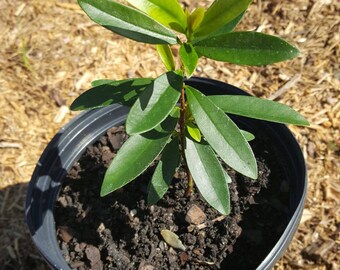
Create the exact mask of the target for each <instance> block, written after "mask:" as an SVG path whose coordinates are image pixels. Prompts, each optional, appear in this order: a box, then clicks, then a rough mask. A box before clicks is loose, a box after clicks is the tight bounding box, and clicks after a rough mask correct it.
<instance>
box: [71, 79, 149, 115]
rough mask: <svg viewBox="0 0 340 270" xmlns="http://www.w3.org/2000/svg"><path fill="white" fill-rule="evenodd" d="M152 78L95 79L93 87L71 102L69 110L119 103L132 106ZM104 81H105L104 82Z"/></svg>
mask: <svg viewBox="0 0 340 270" xmlns="http://www.w3.org/2000/svg"><path fill="white" fill-rule="evenodd" d="M152 81H153V80H152V79H147V78H137V79H128V80H121V81H107V82H108V83H107V82H106V80H100V81H95V85H96V86H95V87H93V88H91V89H90V90H88V91H86V92H84V93H83V94H81V95H80V96H79V97H78V98H76V100H74V101H73V103H72V104H71V110H74V111H79V110H87V109H93V108H99V107H104V106H108V105H111V104H115V103H119V104H122V105H125V106H129V107H130V106H132V104H133V103H134V102H135V101H136V99H137V97H138V95H139V94H140V93H142V92H143V90H144V89H145V87H147V86H148V85H150V84H151V83H152ZM104 82H105V83H104Z"/></svg>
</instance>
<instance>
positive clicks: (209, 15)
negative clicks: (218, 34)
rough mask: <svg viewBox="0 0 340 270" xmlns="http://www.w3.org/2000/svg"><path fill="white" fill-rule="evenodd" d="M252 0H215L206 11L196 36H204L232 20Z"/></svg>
mask: <svg viewBox="0 0 340 270" xmlns="http://www.w3.org/2000/svg"><path fill="white" fill-rule="evenodd" d="M250 2H251V0H215V1H214V2H213V3H212V5H211V6H210V7H209V8H208V10H207V11H206V13H205V16H204V19H203V21H202V23H201V24H200V27H199V28H198V29H197V31H196V32H195V33H194V35H195V36H197V37H198V36H204V35H207V34H209V33H211V32H214V31H215V30H217V29H219V28H220V27H222V26H223V25H226V24H227V23H229V22H231V21H232V20H233V19H235V18H236V17H237V16H238V15H240V14H241V13H242V12H244V11H245V10H246V9H247V7H248V5H249V3H250Z"/></svg>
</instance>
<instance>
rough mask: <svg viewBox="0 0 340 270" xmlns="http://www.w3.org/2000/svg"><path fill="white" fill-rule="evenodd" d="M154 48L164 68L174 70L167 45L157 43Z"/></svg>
mask: <svg viewBox="0 0 340 270" xmlns="http://www.w3.org/2000/svg"><path fill="white" fill-rule="evenodd" d="M156 48H157V52H158V54H159V56H160V57H161V60H162V62H163V64H164V66H165V67H166V69H167V70H168V71H172V70H175V61H174V57H173V55H172V52H171V49H170V47H169V45H157V46H156Z"/></svg>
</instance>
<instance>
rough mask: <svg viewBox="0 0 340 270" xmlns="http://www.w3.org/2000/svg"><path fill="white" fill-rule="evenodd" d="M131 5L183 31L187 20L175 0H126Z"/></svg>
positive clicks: (170, 26)
mask: <svg viewBox="0 0 340 270" xmlns="http://www.w3.org/2000/svg"><path fill="white" fill-rule="evenodd" d="M127 1H128V2H129V3H130V4H131V5H133V6H134V7H136V8H138V9H139V10H141V11H143V12H145V13H146V14H148V15H149V16H150V17H152V18H154V19H155V20H157V21H158V22H160V23H162V24H163V25H165V26H167V27H169V28H171V29H174V30H176V31H178V32H181V33H185V29H186V28H187V21H186V16H185V13H184V11H183V9H182V7H181V6H180V4H179V2H178V1H177V0H127Z"/></svg>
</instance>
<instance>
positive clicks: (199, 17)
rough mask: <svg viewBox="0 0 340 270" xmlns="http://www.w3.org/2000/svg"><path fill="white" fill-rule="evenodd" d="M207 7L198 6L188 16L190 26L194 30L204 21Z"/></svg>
mask: <svg viewBox="0 0 340 270" xmlns="http://www.w3.org/2000/svg"><path fill="white" fill-rule="evenodd" d="M204 14H205V9H204V8H203V7H199V8H196V9H195V10H194V11H193V12H192V13H191V14H190V15H189V17H188V28H189V29H190V31H192V32H194V31H195V30H196V29H197V27H199V26H200V25H201V23H202V21H203V18H204Z"/></svg>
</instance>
